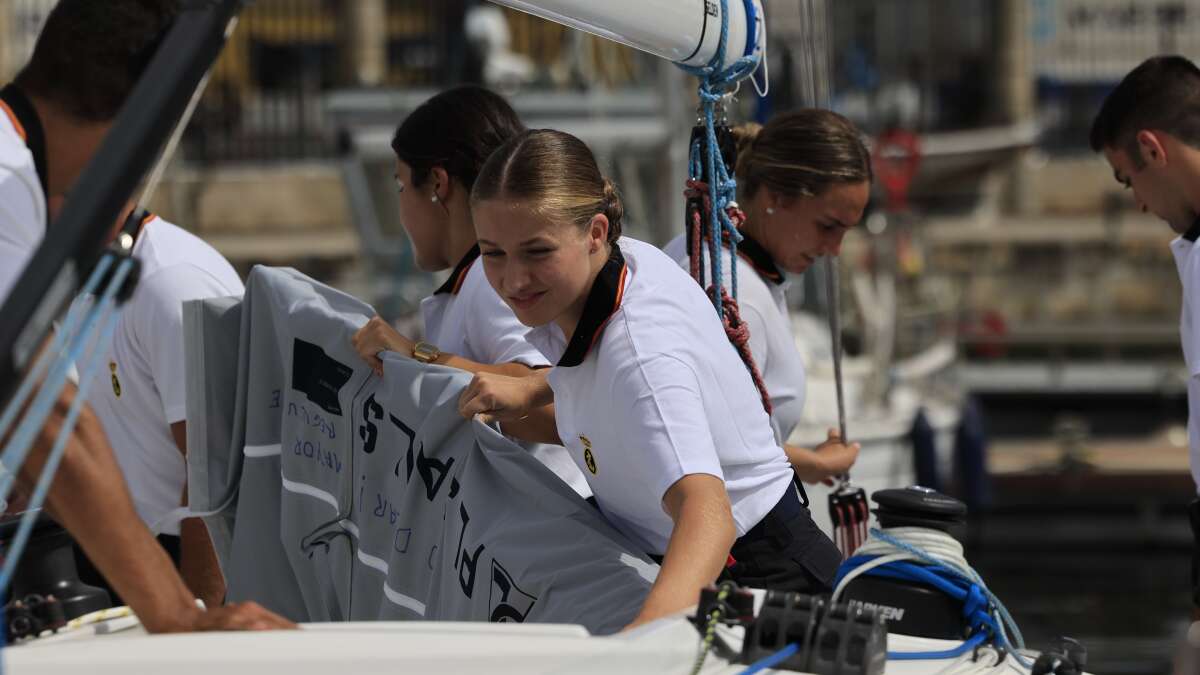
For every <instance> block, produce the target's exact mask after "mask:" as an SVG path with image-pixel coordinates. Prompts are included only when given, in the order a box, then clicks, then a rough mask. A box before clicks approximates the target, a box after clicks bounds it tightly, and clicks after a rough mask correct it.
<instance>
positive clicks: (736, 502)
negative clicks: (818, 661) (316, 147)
mask: <svg viewBox="0 0 1200 675" xmlns="http://www.w3.org/2000/svg"><path fill="white" fill-rule="evenodd" d="M471 205H472V214H473V218H474V222H475V229H476V232H477V234H478V237H479V245H480V250H481V254H482V257H483V260H484V263H483V268H484V272H485V273H486V275H487V278H488V281H489V282H490V283H491V285H492V287H493V288H495V289H496V291H497V293H499V295H500V297H502V298H503V299H504V301H505V302H507V303H508V305H509V306H510V307H511V308H512V309H513V312H514V313H515V314H516V316H517V318H518V319H519V320H520V321H521V322H522V323H524V324H526V325H528V326H533V327H535V328H534V330H533V331H531V332H530V334H529V339H530V341H531V342H533V343H534V344H536V345H537V346H538V347H539V348H540V349H541V350H542V352H543V353H544V354H545V355H546V357H547V358H548V359H549V360H550V361H551V362H553V363H554V364H555V365H554V366H553V367H552V368H549V369H546V370H542V371H538V372H537V373H535V374H534V375H532V376H529V377H522V378H512V377H505V376H503V375H497V374H489V373H480V374H477V375H476V376H475V379H474V380H473V381H472V383H471V384H470V386H468V388H467V389H466V390H464V392H463V395H462V398H461V399H460V403H459V405H460V411H461V412H462V413H463V415H465V416H468V417H469V416H473V415H476V414H486V415H489V416H491V417H493V418H495V419H499V420H500V421H501V422H502V423H503V422H504V421H505V420H510V419H520V418H521V417H522V416H524V415H527V414H529V411H531V410H534V409H536V408H538V407H539V406H545V405H547V404H549V403H553V404H554V407H555V423H556V428H557V431H558V436H559V439H560V440H561V441H562V443H563V444H564V445H565V446H566V447H567V449H568V451H569V453H570V455H571V458H572V459H573V460H575V462H576V464H577V465H578V466H579V467H580V469H581V471H582V472H583V474H584V477H585V478H587V480H588V483H589V485H590V486H591V489H592V492H593V494H594V495H595V498H596V501H597V504H598V505H599V508H600V510H601V511H602V512H603V513H604V515H605V516H606V517H607V518H608V520H609V521H610V522H611V523H612V524H613V525H614V526H615V527H616V528H617V529H618V530H620V531H621V532H622V533H623V534H625V535H626V536H628V537H629V539H630V540H631V541H633V542H634V543H635V544H636V545H638V546H640V547H641V548H642V549H643V550H645V551H646V552H647V553H649V554H651V555H654V556H661V558H662V569H661V571H660V572H659V575H658V579H657V581H656V582H655V584H654V586H653V588H652V589H651V591H650V594H649V596H648V597H647V599H646V601H645V604H644V605H643V608H642V610H641V612H640V614H639V615H638V617H637V618H636V619H635V621H634V624H638V623H643V622H646V621H650V620H653V619H656V618H659V617H662V616H665V615H667V614H670V613H673V612H676V611H679V610H682V609H684V608H686V607H688V606H691V605H694V604H695V603H696V601H697V600H698V599H699V593H700V589H701V588H703V587H704V586H706V585H708V584H711V583H713V582H714V581H715V580H716V579H717V578H718V576H719V575H720V574H722V572H723V571H725V572H727V573H728V574H729V575H730V576H731V577H732V578H734V579H735V580H737V581H739V582H740V583H743V584H746V585H751V586H757V587H769V588H779V589H788V590H805V591H821V590H825V589H826V588H827V587H828V586H829V583H830V581H831V580H832V578H833V575H834V573H835V572H836V568H837V565H838V563H839V562H840V559H841V556H840V555H839V553H838V551H837V549H836V548H835V547H834V546H833V543H832V542H831V541H830V540H829V538H828V537H826V536H825V535H824V534H823V533H821V532H820V531H819V530H818V529H817V528H816V526H815V525H814V524H813V522H812V518H811V517H810V515H809V513H808V511H807V509H805V508H804V507H803V506H802V505H801V504H800V502H799V499H798V498H797V495H796V491H795V488H794V487H793V486H792V468H791V466H790V465H789V464H788V462H787V457H786V456H785V455H784V452H783V450H782V449H781V448H780V447H779V445H778V444H777V443H776V442H775V439H774V436H773V434H772V432H771V426H770V421H769V419H768V417H767V414H766V412H765V411H764V410H763V407H762V403H761V400H760V398H759V396H758V393H757V391H756V390H755V388H754V384H753V382H752V381H751V378H750V375H749V373H748V372H747V370H746V368H745V366H743V364H742V362H741V359H740V358H739V357H738V355H737V353H736V352H735V351H734V349H733V347H732V346H730V344H729V342H728V340H727V339H726V337H725V332H724V329H723V328H722V325H721V322H720V320H719V319H718V318H717V314H716V312H715V311H714V309H713V306H712V304H711V303H710V302H709V301H708V299H707V297H706V296H705V295H704V292H703V291H702V290H701V289H700V288H699V286H697V285H696V283H695V282H694V281H693V280H692V279H691V278H690V277H688V275H687V274H686V273H684V271H683V270H681V269H680V268H679V266H678V265H677V264H676V263H675V262H674V261H673V260H672V259H671V258H669V257H667V256H666V255H665V254H664V253H663V252H662V251H659V250H658V249H657V248H655V247H654V246H651V245H649V244H646V243H644V242H641V241H637V240H634V239H630V238H623V237H621V220H622V216H623V209H622V206H621V200H620V197H619V196H618V194H617V192H616V190H615V189H614V188H613V185H612V183H610V182H609V181H608V180H607V179H606V178H604V176H603V175H602V174H601V173H600V170H599V168H598V167H597V165H596V161H595V158H594V156H593V155H592V153H591V151H590V150H589V149H588V148H587V146H586V145H584V144H583V143H582V142H581V141H580V140H579V139H577V138H575V137H573V136H570V135H569V134H565V133H562V132H557V131H550V130H536V131H529V132H526V133H524V134H522V135H521V136H518V137H517V138H515V139H513V140H511V141H509V142H508V143H506V144H505V145H504V146H503V147H502V148H500V149H499V150H497V151H496V153H495V154H494V155H492V157H491V158H490V159H489V160H488V162H487V164H486V165H485V166H484V167H483V169H482V170H481V171H480V175H479V178H478V179H477V181H476V183H475V188H474V190H473V191H472V195H471ZM731 557H732V561H731V560H730V558H731Z"/></svg>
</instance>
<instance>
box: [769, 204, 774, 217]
mask: <svg viewBox="0 0 1200 675" xmlns="http://www.w3.org/2000/svg"><path fill="white" fill-rule="evenodd" d="M767 215H768V216H773V215H775V209H773V208H771V207H770V206H768V207H767Z"/></svg>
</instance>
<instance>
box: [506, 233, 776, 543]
mask: <svg viewBox="0 0 1200 675" xmlns="http://www.w3.org/2000/svg"><path fill="white" fill-rule="evenodd" d="M530 340H531V341H532V342H533V343H534V344H536V345H538V347H539V348H540V349H542V351H543V352H544V353H545V354H546V356H547V358H550V359H551V360H553V361H555V362H556V363H557V365H556V366H555V367H554V368H553V369H552V370H551V371H550V373H549V375H548V381H549V383H550V387H551V389H553V391H554V403H555V410H556V420H557V424H558V432H559V435H560V437H561V438H562V439H563V442H564V443H566V445H567V448H568V449H569V450H570V452H571V458H572V459H573V460H575V462H576V464H578V465H579V467H580V469H581V470H583V472H584V476H585V477H586V478H587V480H588V483H589V484H590V485H591V486H592V491H593V492H594V493H595V496H596V501H597V502H598V503H599V505H600V509H601V510H602V511H603V512H604V514H605V516H607V517H608V519H609V521H610V522H612V523H613V525H614V526H616V527H617V528H618V529H619V530H621V531H622V532H623V533H624V534H626V535H627V536H629V537H630V538H631V539H632V540H633V541H635V542H637V543H638V544H640V545H641V546H642V547H643V548H644V549H645V551H646V552H647V553H652V554H662V553H664V552H665V551H666V548H667V542H668V540H669V539H670V536H671V531H672V529H673V527H674V525H673V523H672V521H671V518H670V517H669V516H668V515H667V513H666V511H665V510H664V509H663V505H662V500H663V497H664V495H665V494H666V491H667V489H668V488H670V487H671V486H672V485H673V484H675V482H676V481H678V480H679V479H680V478H683V477H684V476H687V475H690V474H698V473H705V474H710V475H713V476H716V477H718V478H721V479H722V480H724V481H725V489H726V490H727V491H728V493H729V500H730V503H731V504H732V507H733V519H734V522H735V524H736V526H737V534H738V536H741V535H743V534H745V533H746V532H747V531H748V530H749V529H750V528H752V527H754V526H755V525H756V524H758V522H759V521H760V520H762V518H763V516H765V515H766V514H767V512H769V511H770V510H771V508H772V507H774V506H775V504H776V503H777V502H778V501H779V499H780V498H781V497H782V496H783V494H784V491H785V490H788V489H790V486H791V484H792V468H791V466H790V465H789V464H788V462H787V458H786V456H785V455H784V453H783V450H782V449H781V448H780V447H779V445H778V444H777V443H776V442H775V439H774V437H773V435H772V433H771V425H770V420H769V419H768V418H767V414H766V412H765V411H763V407H762V399H761V398H760V397H759V395H758V390H756V389H755V388H754V382H753V381H752V380H751V379H750V374H749V372H747V370H746V367H745V366H744V365H742V360H741V358H739V357H738V355H737V352H736V351H735V350H734V348H733V347H732V346H731V345H730V344H729V341H728V339H726V337H725V330H724V328H722V326H721V322H720V320H719V319H718V318H717V314H716V311H715V310H714V309H713V306H712V304H711V303H710V302H709V301H708V298H706V297H705V295H704V293H703V291H702V290H701V289H700V287H699V286H697V285H696V282H695V281H693V280H692V279H691V277H689V276H688V275H687V274H686V273H685V272H684V271H683V270H681V269H680V268H679V266H678V265H677V264H676V263H675V261H674V260H672V259H671V258H669V257H667V256H666V254H664V253H663V252H662V251H659V250H658V249H657V248H655V247H653V246H651V245H650V244H647V243H645V242H641V241H638V240H636V239H629V238H622V239H621V240H620V242H619V244H618V246H616V247H614V248H613V255H612V257H611V258H610V259H609V261H608V262H607V263H606V264H605V266H604V268H603V269H602V270H601V272H600V274H599V276H598V277H597V278H596V282H595V284H593V286H592V290H591V291H590V294H589V296H588V298H587V302H586V304H585V306H584V310H583V316H582V318H581V319H580V321H579V325H578V327H577V328H576V330H575V332H574V335H572V336H571V338H570V340H569V341H568V340H567V339H566V336H564V335H563V332H562V329H560V328H559V327H558V326H557V324H553V323H551V324H548V325H546V326H542V327H539V328H536V329H534V330H533V331H531V332H530Z"/></svg>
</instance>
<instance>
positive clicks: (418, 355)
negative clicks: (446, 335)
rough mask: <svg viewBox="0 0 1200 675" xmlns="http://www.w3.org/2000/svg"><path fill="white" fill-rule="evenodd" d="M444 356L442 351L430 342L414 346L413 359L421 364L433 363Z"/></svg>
mask: <svg viewBox="0 0 1200 675" xmlns="http://www.w3.org/2000/svg"><path fill="white" fill-rule="evenodd" d="M441 355H442V350H440V349H438V348H437V347H436V346H434V345H431V344H429V343H428V342H418V343H417V344H415V345H413V350H412V357H413V358H414V359H416V360H418V361H420V362H421V363H433V362H434V361H437V360H438V357H440V356H441Z"/></svg>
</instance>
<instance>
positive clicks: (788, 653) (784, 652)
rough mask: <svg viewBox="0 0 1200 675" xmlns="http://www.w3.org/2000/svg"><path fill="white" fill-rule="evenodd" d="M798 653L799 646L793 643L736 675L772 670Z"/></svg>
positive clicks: (749, 674)
mask: <svg viewBox="0 0 1200 675" xmlns="http://www.w3.org/2000/svg"><path fill="white" fill-rule="evenodd" d="M798 651H800V645H798V644H796V643H795V642H793V643H791V644H790V645H788V646H786V647H784V648H783V649H780V650H779V651H777V652H775V653H774V654H771V655H770V656H765V657H763V658H761V659H759V660H757V661H755V662H754V663H751V664H750V665H749V666H748V667H747V668H746V669H745V670H743V671H742V672H740V673H738V675H751V674H752V673H757V672H760V671H763V670H766V669H767V668H774V667H775V666H777V665H779V664H781V663H783V662H784V661H787V660H788V659H790V658H792V657H793V656H795V655H796V652H798Z"/></svg>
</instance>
